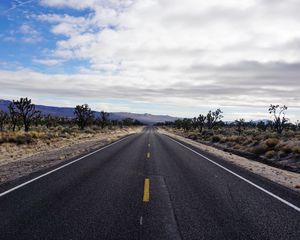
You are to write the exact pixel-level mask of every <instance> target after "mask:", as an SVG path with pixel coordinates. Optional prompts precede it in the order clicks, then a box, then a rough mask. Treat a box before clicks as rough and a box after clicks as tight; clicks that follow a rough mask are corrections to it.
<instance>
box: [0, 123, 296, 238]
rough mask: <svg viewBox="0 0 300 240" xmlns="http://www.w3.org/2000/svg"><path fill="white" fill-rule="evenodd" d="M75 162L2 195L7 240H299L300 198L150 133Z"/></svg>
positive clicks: (0, 223)
mask: <svg viewBox="0 0 300 240" xmlns="http://www.w3.org/2000/svg"><path fill="white" fill-rule="evenodd" d="M201 154H204V155H205V156H203V155H201ZM69 163H70V164H69V165H67V166H65V165H61V166H60V169H56V168H57V167H56V168H52V169H48V170H47V171H44V172H40V173H36V174H32V175H31V176H29V177H27V178H23V179H21V180H19V181H17V182H14V183H12V184H10V185H6V186H2V187H1V188H0V239H1V240H5V239H9V240H12V239H30V240H32V239H43V240H44V239H51V240H52V239H54V240H59V239H64V240H66V239H73V240H74V239H156V240H159V239H164V240H167V239H172V240H176V239H206V240H207V239H221V240H223V239H230V240H231V239H276V240H279V239H284V240H288V239H293V240H298V239H300V209H299V207H300V197H299V194H297V193H295V192H293V191H291V190H288V189H286V188H284V187H281V186H279V185H277V184H275V183H272V182H270V181H268V180H266V179H264V178H262V177H259V176H256V175H254V174H252V173H250V172H247V171H245V170H243V169H240V168H238V167H236V166H233V165H230V164H229V163H226V162H224V161H222V160H221V159H217V158H216V157H213V156H210V155H207V154H206V153H201V152H200V151H199V150H196V149H194V148H193V147H191V146H189V145H187V144H182V143H179V142H176V141H174V140H172V139H170V138H169V137H167V136H165V135H162V134H159V133H157V131H156V130H155V129H154V128H151V127H149V128H146V129H145V131H144V132H142V133H139V134H135V135H131V136H129V137H127V138H124V139H122V140H121V141H118V142H116V143H115V144H112V145H109V146H107V147H106V148H104V149H102V150H100V151H97V152H94V153H92V154H89V155H88V156H86V157H83V158H80V159H77V160H75V161H73V162H69ZM49 171H51V172H49ZM28 181H29V182H28ZM20 184H23V185H20Z"/></svg>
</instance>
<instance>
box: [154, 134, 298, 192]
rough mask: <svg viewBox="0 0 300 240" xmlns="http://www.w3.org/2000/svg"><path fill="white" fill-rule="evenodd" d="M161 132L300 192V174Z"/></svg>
mask: <svg viewBox="0 0 300 240" xmlns="http://www.w3.org/2000/svg"><path fill="white" fill-rule="evenodd" d="M159 132H160V133H162V134H166V135H168V136H170V137H173V138H175V139H178V140H180V141H183V142H186V143H188V144H190V145H192V146H194V147H197V148H198V149H200V150H202V151H205V152H208V153H211V154H214V155H215V156H218V157H220V158H222V159H224V160H226V161H229V162H231V163H233V164H236V165H238V166H240V167H243V168H245V169H247V170H249V171H251V172H253V173H255V174H258V175H261V176H263V177H265V178H268V179H270V180H271V181H274V182H276V183H279V184H281V185H284V186H286V187H288V188H291V189H293V190H295V191H297V192H300V174H299V173H295V172H289V171H286V170H281V169H278V168H275V167H271V166H268V165H266V164H263V163H260V162H255V161H253V160H249V159H247V158H244V157H240V156H237V155H234V154H231V153H228V152H224V151H222V150H219V149H216V148H214V147H211V146H208V145H205V144H202V143H199V142H195V141H193V140H191V139H187V138H184V137H182V136H179V135H176V134H174V133H171V132H168V131H166V130H165V129H161V128H160V129H159Z"/></svg>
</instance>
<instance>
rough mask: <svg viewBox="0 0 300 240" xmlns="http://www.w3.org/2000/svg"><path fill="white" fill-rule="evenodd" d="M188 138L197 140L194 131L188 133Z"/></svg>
mask: <svg viewBox="0 0 300 240" xmlns="http://www.w3.org/2000/svg"><path fill="white" fill-rule="evenodd" d="M188 138H189V139H192V140H197V138H198V136H197V134H194V133H193V134H189V135H188Z"/></svg>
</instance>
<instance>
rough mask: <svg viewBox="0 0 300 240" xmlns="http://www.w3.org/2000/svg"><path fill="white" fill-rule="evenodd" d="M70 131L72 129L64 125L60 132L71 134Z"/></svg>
mask: <svg viewBox="0 0 300 240" xmlns="http://www.w3.org/2000/svg"><path fill="white" fill-rule="evenodd" d="M72 131H73V129H71V128H69V127H65V128H63V129H61V132H62V133H69V134H71V133H72Z"/></svg>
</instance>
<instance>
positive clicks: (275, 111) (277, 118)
mask: <svg viewBox="0 0 300 240" xmlns="http://www.w3.org/2000/svg"><path fill="white" fill-rule="evenodd" d="M287 109H288V108H287V106H285V105H283V106H279V105H273V104H271V105H270V107H269V113H270V114H271V115H272V117H273V126H274V129H275V130H276V132H277V133H279V134H281V133H282V131H283V129H284V127H285V125H286V123H287V121H288V119H287V118H286V117H285V112H286V110H287Z"/></svg>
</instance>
